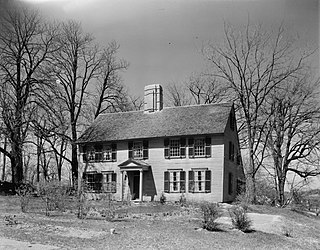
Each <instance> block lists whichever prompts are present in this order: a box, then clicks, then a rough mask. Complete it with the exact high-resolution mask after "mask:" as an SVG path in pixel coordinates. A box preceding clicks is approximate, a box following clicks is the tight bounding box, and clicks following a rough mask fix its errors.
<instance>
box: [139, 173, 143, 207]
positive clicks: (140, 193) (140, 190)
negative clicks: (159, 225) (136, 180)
mask: <svg viewBox="0 0 320 250" xmlns="http://www.w3.org/2000/svg"><path fill="white" fill-rule="evenodd" d="M142 184H143V174H142V170H140V185H139V199H140V201H142Z"/></svg>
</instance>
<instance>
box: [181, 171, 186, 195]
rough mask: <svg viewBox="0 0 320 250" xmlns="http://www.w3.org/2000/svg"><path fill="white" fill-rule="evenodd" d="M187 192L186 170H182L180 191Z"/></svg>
mask: <svg viewBox="0 0 320 250" xmlns="http://www.w3.org/2000/svg"><path fill="white" fill-rule="evenodd" d="M185 192H186V172H185V171H181V172H180V193H185Z"/></svg>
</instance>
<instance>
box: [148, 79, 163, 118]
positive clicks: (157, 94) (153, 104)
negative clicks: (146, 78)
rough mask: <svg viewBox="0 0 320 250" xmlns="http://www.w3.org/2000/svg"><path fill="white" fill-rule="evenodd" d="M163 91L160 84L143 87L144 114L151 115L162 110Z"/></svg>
mask: <svg viewBox="0 0 320 250" xmlns="http://www.w3.org/2000/svg"><path fill="white" fill-rule="evenodd" d="M162 108H163V91H162V87H161V85H160V84H152V85H147V86H145V87H144V112H147V113H152V112H157V111H160V110H162Z"/></svg>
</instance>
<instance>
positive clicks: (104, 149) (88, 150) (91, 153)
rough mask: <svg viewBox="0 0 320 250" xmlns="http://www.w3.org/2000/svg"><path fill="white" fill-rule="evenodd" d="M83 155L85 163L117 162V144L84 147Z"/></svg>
mask: <svg viewBox="0 0 320 250" xmlns="http://www.w3.org/2000/svg"><path fill="white" fill-rule="evenodd" d="M83 149H84V152H83V154H82V157H83V161H84V162H102V161H116V160H117V144H106V145H103V144H97V145H94V146H90V147H84V148H83Z"/></svg>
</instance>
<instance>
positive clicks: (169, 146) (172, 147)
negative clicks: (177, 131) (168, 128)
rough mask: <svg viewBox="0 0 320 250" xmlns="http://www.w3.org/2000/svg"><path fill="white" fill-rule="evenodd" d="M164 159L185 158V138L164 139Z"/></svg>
mask: <svg viewBox="0 0 320 250" xmlns="http://www.w3.org/2000/svg"><path fill="white" fill-rule="evenodd" d="M164 157H165V158H167V159H170V158H185V157H186V139H185V138H170V139H169V138H166V139H165V140H164Z"/></svg>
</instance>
